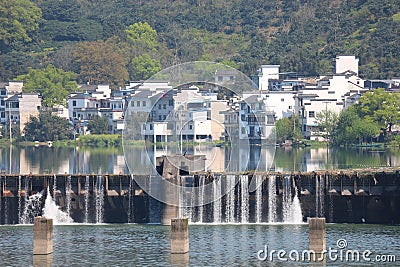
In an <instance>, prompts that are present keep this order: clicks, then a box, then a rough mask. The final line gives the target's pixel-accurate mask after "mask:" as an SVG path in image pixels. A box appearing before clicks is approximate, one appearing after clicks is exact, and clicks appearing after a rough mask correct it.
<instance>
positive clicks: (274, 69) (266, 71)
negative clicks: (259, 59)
mask: <svg viewBox="0 0 400 267" xmlns="http://www.w3.org/2000/svg"><path fill="white" fill-rule="evenodd" d="M279 68H280V65H261V68H260V70H259V78H258V89H260V90H269V80H272V79H276V80H277V79H279Z"/></svg>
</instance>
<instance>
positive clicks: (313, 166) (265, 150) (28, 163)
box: [0, 145, 400, 174]
mask: <svg viewBox="0 0 400 267" xmlns="http://www.w3.org/2000/svg"><path fill="white" fill-rule="evenodd" d="M168 151H174V150H173V149H170V150H169V149H168V147H162V148H155V147H153V148H152V149H147V150H146V149H144V148H141V147H134V146H133V147H132V148H130V149H128V150H126V153H127V155H128V157H127V160H129V161H131V163H132V166H134V168H133V169H134V170H132V172H133V173H137V174H149V173H151V171H152V166H153V164H154V162H155V158H156V157H159V156H162V155H164V154H168V153H169V152H168ZM247 151H248V150H241V149H240V148H238V147H236V148H229V147H214V146H203V145H201V146H200V145H199V146H194V147H192V148H191V149H188V150H187V151H186V153H188V154H196V155H205V156H206V160H205V164H204V168H205V169H206V170H210V171H214V172H223V171H241V170H244V169H246V170H260V171H265V170H271V169H272V170H276V171H313V170H326V169H347V168H364V167H382V166H400V150H399V149H394V150H389V149H385V150H383V149H381V150H377V149H373V148H354V149H344V148H329V149H327V148H276V150H275V148H274V147H272V148H271V147H261V146H258V147H257V146H255V147H253V148H251V150H250V154H248V152H247ZM10 155H11V160H10ZM246 166H247V168H246ZM0 169H1V170H2V171H5V172H6V173H10V172H11V173H21V174H28V173H31V172H32V173H65V172H66V173H98V174H101V173H102V174H104V173H107V172H108V173H113V174H119V173H129V170H128V168H127V167H126V164H125V157H124V151H123V149H122V148H67V147H45V146H41V147H15V146H13V147H12V149H11V150H10V149H9V148H0ZM10 170H11V171H10Z"/></svg>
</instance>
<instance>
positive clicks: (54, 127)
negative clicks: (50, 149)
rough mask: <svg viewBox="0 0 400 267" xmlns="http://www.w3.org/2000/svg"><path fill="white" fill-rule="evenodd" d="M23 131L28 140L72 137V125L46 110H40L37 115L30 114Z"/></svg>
mask: <svg viewBox="0 0 400 267" xmlns="http://www.w3.org/2000/svg"><path fill="white" fill-rule="evenodd" d="M24 133H25V139H26V140H28V141H40V142H44V141H56V140H67V139H71V138H72V137H73V127H72V125H71V124H70V123H69V122H68V121H67V120H66V119H63V118H61V117H59V116H56V115H52V114H51V111H48V110H46V111H41V112H40V113H39V116H38V117H35V116H30V118H29V121H28V122H27V123H26V124H25V130H24Z"/></svg>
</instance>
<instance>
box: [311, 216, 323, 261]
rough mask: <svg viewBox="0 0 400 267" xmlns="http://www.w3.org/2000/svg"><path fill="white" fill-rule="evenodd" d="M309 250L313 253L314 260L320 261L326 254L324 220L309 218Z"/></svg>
mask: <svg viewBox="0 0 400 267" xmlns="http://www.w3.org/2000/svg"><path fill="white" fill-rule="evenodd" d="M308 234H309V250H312V251H315V254H316V257H315V259H314V260H318V261H322V260H324V259H325V258H326V254H324V255H322V253H323V252H324V251H325V250H326V221H325V218H309V221H308Z"/></svg>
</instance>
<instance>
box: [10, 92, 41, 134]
mask: <svg viewBox="0 0 400 267" xmlns="http://www.w3.org/2000/svg"><path fill="white" fill-rule="evenodd" d="M41 105H42V98H41V97H40V96H39V94H37V93H19V94H15V95H12V96H10V97H9V98H7V99H6V100H5V116H6V124H7V125H19V127H20V130H21V133H23V131H24V129H25V123H27V122H28V121H29V118H30V117H31V116H38V115H39V111H40V107H41ZM11 127H12V126H11Z"/></svg>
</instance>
